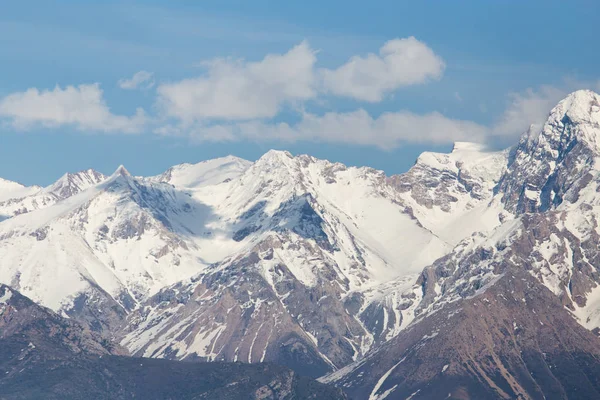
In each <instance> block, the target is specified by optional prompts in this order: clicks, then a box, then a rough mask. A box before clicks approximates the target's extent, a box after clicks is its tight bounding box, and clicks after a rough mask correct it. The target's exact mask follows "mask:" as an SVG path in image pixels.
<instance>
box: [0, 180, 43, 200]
mask: <svg viewBox="0 0 600 400" xmlns="http://www.w3.org/2000/svg"><path fill="white" fill-rule="evenodd" d="M38 190H40V188H39V187H37V186H33V187H28V186H23V185H21V184H20V183H17V182H13V181H9V180H6V179H2V178H0V201H4V200H7V199H10V198H14V197H25V196H27V195H29V194H31V193H33V192H37V191H38Z"/></svg>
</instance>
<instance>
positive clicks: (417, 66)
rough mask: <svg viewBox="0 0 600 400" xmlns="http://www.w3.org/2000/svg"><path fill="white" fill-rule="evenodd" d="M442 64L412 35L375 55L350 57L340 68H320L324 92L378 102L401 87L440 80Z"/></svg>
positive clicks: (384, 47) (437, 57) (443, 66)
mask: <svg viewBox="0 0 600 400" xmlns="http://www.w3.org/2000/svg"><path fill="white" fill-rule="evenodd" d="M444 69H445V63H444V61H443V60H442V58H441V57H440V56H438V55H437V54H435V53H434V52H433V50H432V49H431V48H429V47H428V46H427V45H426V44H425V43H423V42H421V41H419V40H417V39H415V38H414V37H413V36H411V37H408V38H405V39H394V40H390V41H388V42H387V43H385V44H384V45H383V46H382V47H381V49H379V54H373V53H371V54H368V55H367V56H366V57H360V56H354V57H352V58H351V59H350V60H348V62H346V63H345V64H343V65H342V66H340V67H338V68H336V69H333V70H330V69H321V71H320V72H321V75H322V79H323V85H324V89H325V90H326V91H327V92H329V93H331V94H333V95H336V96H341V97H350V98H353V99H356V100H363V101H368V102H380V101H382V100H383V98H384V96H385V95H386V94H388V93H390V92H393V91H395V90H397V89H399V88H401V87H403V86H409V85H417V84H422V83H425V82H428V81H430V80H437V79H440V78H441V77H442V75H443V73H444Z"/></svg>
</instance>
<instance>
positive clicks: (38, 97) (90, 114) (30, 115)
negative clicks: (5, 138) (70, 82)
mask: <svg viewBox="0 0 600 400" xmlns="http://www.w3.org/2000/svg"><path fill="white" fill-rule="evenodd" d="M0 117H4V118H6V119H8V120H9V121H10V123H11V124H12V125H13V126H14V127H15V128H16V129H29V128H31V127H34V126H36V125H42V126H46V127H59V126H64V125H72V126H74V127H75V128H77V129H79V130H85V131H99V132H122V133H135V132H140V131H141V130H142V129H143V127H144V126H145V124H146V122H147V118H146V115H145V113H144V111H143V110H142V109H141V108H139V109H138V110H137V112H136V114H135V115H133V116H123V115H115V114H113V113H111V111H110V109H109V108H108V106H107V105H106V102H105V101H104V97H103V93H102V90H101V89H100V85H99V84H86V85H79V86H67V87H65V88H64V89H63V88H61V87H60V86H56V87H55V88H54V89H53V90H39V89H36V88H31V89H28V90H26V91H24V92H17V93H13V94H10V95H8V96H6V97H4V98H1V99H0Z"/></svg>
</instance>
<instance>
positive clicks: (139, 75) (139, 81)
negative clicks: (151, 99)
mask: <svg viewBox="0 0 600 400" xmlns="http://www.w3.org/2000/svg"><path fill="white" fill-rule="evenodd" d="M118 85H119V87H120V88H121V89H126V90H133V89H150V88H151V87H152V86H154V74H153V73H152V72H148V71H138V72H136V73H135V74H133V76H132V77H131V78H129V79H119V82H118Z"/></svg>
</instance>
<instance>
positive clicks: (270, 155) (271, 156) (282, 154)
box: [259, 150, 294, 161]
mask: <svg viewBox="0 0 600 400" xmlns="http://www.w3.org/2000/svg"><path fill="white" fill-rule="evenodd" d="M293 158H294V156H293V155H292V153H290V152H289V151H287V150H269V151H267V152H266V153H265V154H264V155H263V156H262V157H261V158H260V159H259V161H260V160H280V161H281V160H284V161H285V160H289V159H293Z"/></svg>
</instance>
